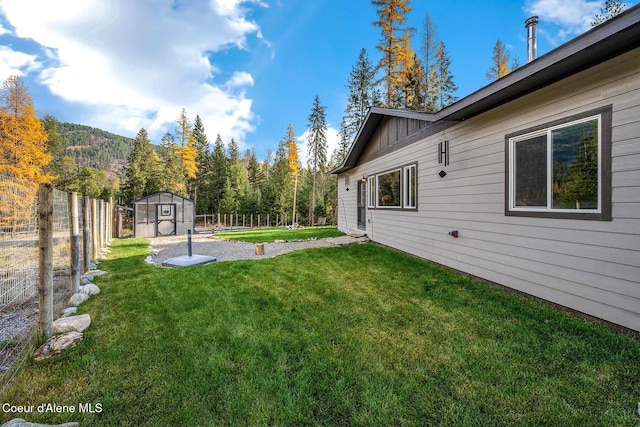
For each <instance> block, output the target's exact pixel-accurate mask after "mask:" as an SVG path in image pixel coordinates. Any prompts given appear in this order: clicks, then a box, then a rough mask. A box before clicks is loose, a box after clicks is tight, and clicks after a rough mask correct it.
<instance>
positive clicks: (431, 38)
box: [422, 12, 440, 112]
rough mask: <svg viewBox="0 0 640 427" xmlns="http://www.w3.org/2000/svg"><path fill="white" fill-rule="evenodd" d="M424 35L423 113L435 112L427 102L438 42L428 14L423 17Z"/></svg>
mask: <svg viewBox="0 0 640 427" xmlns="http://www.w3.org/2000/svg"><path fill="white" fill-rule="evenodd" d="M423 29H424V34H423V38H422V58H423V66H424V69H423V70H424V71H423V77H424V81H423V85H424V89H423V91H422V93H423V95H424V97H425V99H424V105H423V107H422V108H423V109H424V110H425V111H430V112H435V111H436V109H435V106H434V105H433V104H432V103H431V102H430V101H429V96H428V94H429V93H430V92H431V85H432V80H431V78H430V77H431V75H432V71H433V67H434V64H435V62H436V53H437V52H438V45H439V44H440V41H439V40H438V29H437V28H436V24H435V23H434V22H433V19H431V15H430V14H429V12H427V13H426V14H425V17H424V27H423Z"/></svg>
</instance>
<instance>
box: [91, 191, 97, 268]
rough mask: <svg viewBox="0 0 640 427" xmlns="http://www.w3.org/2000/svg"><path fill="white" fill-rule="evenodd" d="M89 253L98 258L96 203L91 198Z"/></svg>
mask: <svg viewBox="0 0 640 427" xmlns="http://www.w3.org/2000/svg"><path fill="white" fill-rule="evenodd" d="M91 255H92V256H93V259H98V203H97V201H96V199H91Z"/></svg>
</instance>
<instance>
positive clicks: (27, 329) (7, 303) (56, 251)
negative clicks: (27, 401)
mask: <svg viewBox="0 0 640 427" xmlns="http://www.w3.org/2000/svg"><path fill="white" fill-rule="evenodd" d="M37 195H38V188H37V186H36V185H34V184H32V183H28V182H23V181H20V180H17V179H15V178H7V177H3V176H0V396H1V395H2V393H3V392H4V389H5V388H6V385H7V384H8V383H9V381H11V379H12V378H13V376H14V375H15V373H16V372H17V371H18V370H19V368H20V367H21V365H22V364H23V362H24V360H26V356H27V355H28V354H29V353H30V352H31V351H32V350H33V343H34V335H35V333H36V331H37V329H38V324H39V314H40V309H41V307H40V306H39V301H38V299H39V298H38V284H39V280H40V278H41V277H42V275H47V274H50V275H51V277H52V278H53V280H52V282H53V283H52V288H53V289H52V291H53V298H54V301H55V302H56V308H57V311H59V310H61V309H62V308H64V305H65V304H66V302H67V301H68V298H69V296H70V295H71V293H72V290H73V286H74V284H73V283H72V280H71V276H72V275H71V271H70V270H71V260H72V256H71V248H72V239H71V234H72V233H71V218H74V219H75V220H76V221H78V222H80V224H78V229H79V230H82V229H83V227H82V224H81V222H82V221H83V219H84V218H83V206H84V203H77V206H75V204H74V206H75V210H74V212H73V215H72V212H71V211H70V206H71V202H70V201H71V197H70V195H69V193H66V192H64V191H60V190H55V189H54V190H53V194H52V200H53V201H52V203H53V216H52V218H51V224H52V227H51V229H50V230H48V231H47V233H49V234H50V235H51V236H50V237H51V239H50V240H49V241H50V242H51V243H50V246H51V247H50V248H48V249H49V250H50V251H51V252H52V261H53V262H52V264H51V265H50V269H51V271H40V268H41V267H40V266H39V264H40V262H39V257H40V256H41V254H40V251H39V237H40V236H39V233H38V231H39V230H38V217H39V212H38V200H37ZM87 206H96V210H97V209H100V207H102V211H101V212H96V216H95V217H96V218H97V220H96V225H97V227H96V230H99V232H97V233H95V234H96V235H94V236H93V239H97V238H98V236H103V240H102V241H103V242H104V243H106V240H108V239H106V236H107V232H106V230H110V229H111V227H110V222H109V220H110V218H111V215H108V214H107V212H108V210H109V209H110V205H109V204H108V203H107V204H105V203H102V204H100V203H91V202H90V203H88V204H87ZM86 216H87V218H86V219H84V220H86V221H88V222H89V224H87V225H88V227H84V228H86V229H88V230H91V229H93V228H94V227H92V226H91V225H92V224H91V221H92V217H93V215H91V213H90V214H89V215H86ZM107 219H109V220H107ZM81 234H82V233H81ZM93 239H92V238H91V233H87V235H86V236H85V235H82V236H81V238H80V239H77V238H76V239H75V241H76V242H77V241H78V240H79V241H80V242H84V245H87V244H88V246H89V247H90V246H92V241H93ZM83 253H86V252H85V251H82V250H80V251H79V254H80V260H79V265H80V266H83V268H82V270H83V271H84V270H86V269H87V266H88V265H89V263H88V262H85V260H84V259H83V257H82V254H83ZM92 253H94V251H90V252H88V254H89V257H90V258H91V257H92V256H91V254H92ZM87 261H88V260H87ZM55 314H56V313H54V315H55Z"/></svg>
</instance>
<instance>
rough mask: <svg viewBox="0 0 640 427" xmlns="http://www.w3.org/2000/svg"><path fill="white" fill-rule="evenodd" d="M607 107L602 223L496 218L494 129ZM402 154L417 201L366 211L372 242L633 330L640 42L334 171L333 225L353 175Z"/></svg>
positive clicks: (388, 164)
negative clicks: (412, 174)
mask: <svg viewBox="0 0 640 427" xmlns="http://www.w3.org/2000/svg"><path fill="white" fill-rule="evenodd" d="M608 105H611V106H612V110H613V116H612V127H613V129H612V221H593V220H575V219H554V218H533V217H518V216H506V215H505V136H506V135H508V134H511V133H514V132H519V131H522V130H525V129H528V128H531V127H534V126H538V125H543V124H546V123H549V122H553V121H555V120H558V119H563V118H567V117H571V116H573V115H575V114H580V113H583V112H586V111H590V110H593V109H596V108H600V107H605V106H608ZM443 140H448V141H449V147H450V165H449V166H447V167H445V166H444V165H443V164H442V165H441V164H438V143H439V142H441V141H443ZM413 162H417V171H418V172H417V174H418V209H417V210H416V211H408V210H388V209H367V230H366V231H367V235H368V236H369V238H370V239H371V240H372V241H375V242H379V243H381V244H384V245H387V246H390V247H394V248H397V249H399V250H401V251H404V252H407V253H410V254H413V255H416V256H419V257H421V258H425V259H428V260H431V261H434V262H437V263H439V264H442V265H445V266H448V267H451V268H454V269H457V270H460V271H463V272H465V273H468V274H472V275H474V276H478V277H481V278H483V279H486V280H489V281H492V282H495V283H498V284H501V285H504V286H506V287H509V288H513V289H516V290H518V291H521V292H524V293H527V294H531V295H534V296H536V297H539V298H543V299H545V300H548V301H551V302H553V303H557V304H560V305H563V306H566V307H568V308H571V309H574V310H577V311H580V312H583V313H586V314H588V315H591V316H594V317H597V318H601V319H604V320H606V321H609V322H612V323H615V324H618V325H622V326H624V327H627V328H630V329H633V330H636V331H640V49H635V50H633V51H631V52H628V53H626V54H624V55H621V56H619V57H617V58H615V59H612V60H610V61H608V62H606V63H603V64H601V65H599V66H596V67H593V68H591V69H589V70H586V71H583V72H581V73H578V74H576V75H574V76H572V77H570V78H567V79H565V80H563V81H560V82H558V83H556V84H553V85H551V86H549V87H546V88H544V89H541V90H538V91H536V92H534V93H531V94H528V95H526V96H523V97H521V98H519V99H518V100H515V101H512V102H510V103H508V104H506V105H503V106H501V107H498V108H495V109H493V110H491V111H488V112H485V113H483V114H481V115H478V116H476V117H473V118H470V119H468V120H466V121H464V122H461V123H459V124H457V125H455V126H453V127H450V128H448V129H447V130H445V131H444V132H442V133H439V134H436V135H432V136H430V137H428V138H426V139H424V140H421V141H418V142H416V143H413V144H411V145H409V146H406V147H403V148H402V149H399V150H396V151H393V152H391V153H389V154H387V155H384V156H381V157H378V158H375V159H373V160H371V161H369V162H366V163H363V164H358V165H357V166H356V167H355V168H353V169H351V170H349V171H348V172H346V174H347V175H349V176H350V178H351V179H350V184H351V185H349V186H348V187H349V188H350V191H348V192H347V191H345V189H346V186H345V182H344V175H345V173H343V174H341V175H340V176H339V211H340V212H339V216H338V224H339V228H340V229H341V230H343V231H350V229H355V228H356V208H355V206H356V202H357V200H356V196H357V191H356V190H357V187H356V186H357V182H356V181H357V180H358V179H361V178H362V176H363V175H366V176H369V175H373V174H377V173H380V172H384V171H388V170H390V169H393V168H395V167H398V166H402V165H405V164H408V163H413ZM441 170H445V171H446V173H447V176H446V177H444V178H440V176H439V175H438V172H440V171H441ZM451 230H458V231H459V237H458V238H454V237H452V236H450V235H449V234H448V233H449V231H451Z"/></svg>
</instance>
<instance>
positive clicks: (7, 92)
mask: <svg viewBox="0 0 640 427" xmlns="http://www.w3.org/2000/svg"><path fill="white" fill-rule="evenodd" d="M47 139H48V136H47V132H46V131H45V129H44V126H43V125H42V122H41V121H40V119H39V118H38V117H36V114H35V109H34V107H33V101H32V99H31V96H30V95H29V91H28V89H27V87H26V86H25V84H24V82H23V81H22V79H21V78H20V77H19V76H11V77H9V78H8V79H7V80H5V81H4V83H3V84H2V89H1V92H0V175H6V176H11V177H15V178H19V179H22V180H26V181H29V182H33V183H40V182H48V181H50V180H51V178H52V177H51V176H50V175H47V174H46V172H45V171H44V167H45V166H47V165H48V164H49V162H50V161H51V155H50V154H48V153H47Z"/></svg>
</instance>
